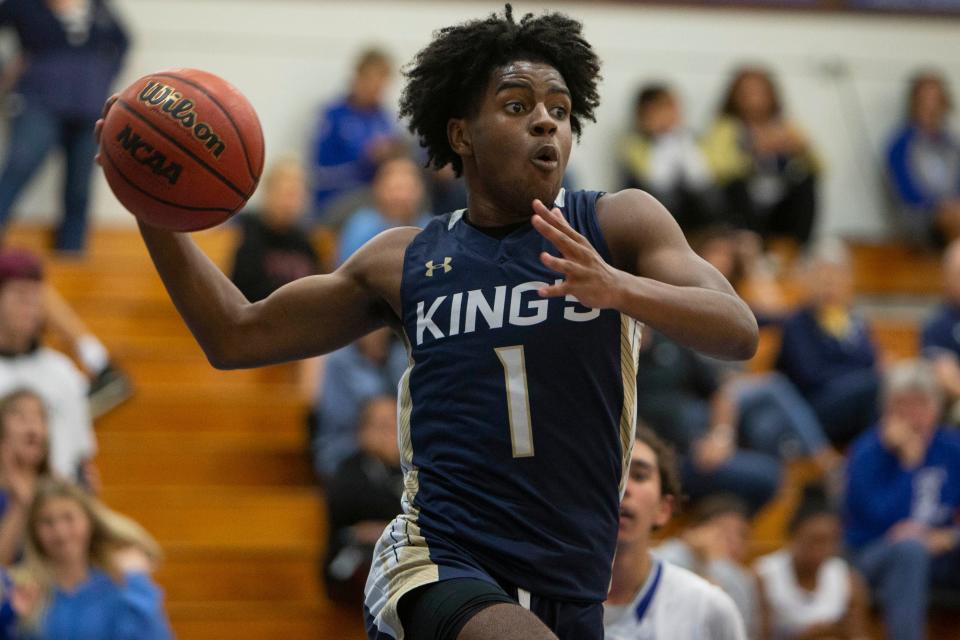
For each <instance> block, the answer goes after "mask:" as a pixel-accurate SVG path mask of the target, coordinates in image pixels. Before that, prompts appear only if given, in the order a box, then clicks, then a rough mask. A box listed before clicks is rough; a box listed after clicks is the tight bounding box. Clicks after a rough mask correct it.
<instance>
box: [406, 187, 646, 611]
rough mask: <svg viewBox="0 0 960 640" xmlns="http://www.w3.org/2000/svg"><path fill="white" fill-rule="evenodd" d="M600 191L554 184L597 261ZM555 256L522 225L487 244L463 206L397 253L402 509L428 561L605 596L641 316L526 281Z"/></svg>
mask: <svg viewBox="0 0 960 640" xmlns="http://www.w3.org/2000/svg"><path fill="white" fill-rule="evenodd" d="M600 195H601V194H600V193H597V192H588V191H578V192H573V193H565V192H564V191H561V193H560V196H559V197H558V199H557V203H556V206H559V207H561V210H562V211H563V214H564V216H565V217H566V219H567V220H568V221H569V223H570V224H571V226H572V227H573V228H574V229H576V230H577V231H579V232H580V233H581V234H583V235H584V236H586V237H587V238H588V239H589V240H590V242H591V243H592V244H593V246H594V247H595V248H596V249H597V251H598V252H599V253H600V255H601V256H603V258H604V259H605V260H607V261H608V262H609V261H610V253H609V250H608V248H607V245H606V242H605V241H604V238H603V236H602V234H601V231H600V227H599V225H598V223H597V219H596V202H597V199H598V198H599V197H600ZM542 251H547V252H550V253H552V254H554V255H559V252H558V251H557V250H556V249H555V248H554V247H553V246H552V245H551V244H550V243H549V242H548V241H547V240H546V239H544V238H543V237H542V236H541V235H540V234H539V233H538V232H537V231H536V230H535V229H534V228H533V227H532V226H531V225H524V226H523V227H521V228H519V229H517V230H515V231H514V232H513V233H511V234H510V235H508V236H506V237H505V238H503V239H502V240H497V239H495V238H492V237H490V236H488V235H485V234H484V233H482V232H481V231H479V230H477V229H476V228H474V227H472V226H470V225H469V224H467V223H466V222H465V221H464V220H463V217H462V212H456V213H453V214H448V215H445V216H441V217H439V218H436V219H434V220H433V221H431V223H430V224H429V225H428V226H427V227H426V229H424V231H423V232H422V233H420V234H419V235H418V236H416V237H415V238H414V240H413V241H412V242H411V244H410V246H409V247H408V248H407V251H406V255H405V258H404V266H403V283H402V291H401V304H402V315H403V328H404V331H405V334H406V339H407V341H408V344H409V348H410V355H411V368H410V369H409V370H408V372H407V374H406V375H405V376H404V379H403V380H402V381H401V385H400V396H401V397H400V447H401V454H402V458H403V464H404V467H405V471H406V472H407V475H406V494H405V498H404V508H405V510H406V512H407V513H408V514H410V515H411V516H412V517H413V518H415V522H416V524H417V525H419V528H420V533H421V534H422V535H423V537H424V538H425V540H426V543H427V547H428V548H429V547H430V546H431V543H432V542H435V547H436V549H437V551H434V550H433V549H431V559H432V561H433V562H435V563H436V564H438V565H440V567H439V571H440V578H441V579H443V578H444V575H443V573H444V566H443V565H444V563H443V562H440V561H439V559H438V558H437V557H435V556H436V555H437V554H439V553H440V551H439V549H440V548H441V547H442V548H443V549H444V550H445V551H444V552H443V553H447V551H446V550H449V549H450V548H451V546H453V547H454V548H457V549H459V550H460V551H461V552H462V553H464V554H467V557H469V558H470V559H472V560H473V561H474V562H476V563H477V564H478V565H479V566H481V567H483V568H484V570H486V571H488V572H489V573H490V575H491V576H493V577H494V578H495V579H497V580H500V581H504V582H507V583H510V584H511V585H516V586H517V587H520V588H522V589H525V590H527V591H530V592H532V593H535V594H538V595H542V596H548V597H553V598H558V599H566V600H583V601H602V600H604V599H605V597H606V593H607V589H608V587H609V583H610V570H611V563H612V560H613V553H614V548H615V544H616V537H617V527H618V522H619V500H620V492H621V490H622V482H623V478H624V471H625V468H626V461H627V456H629V453H630V449H631V447H632V444H633V437H634V420H635V406H636V361H637V351H638V345H639V338H640V335H639V334H640V326H639V324H638V323H636V322H635V321H634V320H632V319H631V318H629V317H627V316H624V315H622V314H620V313H619V312H617V311H613V310H604V311H600V310H594V309H588V308H586V307H584V306H583V305H581V304H579V302H578V301H577V300H576V299H575V298H573V297H572V296H568V297H567V298H566V299H564V298H553V299H544V298H541V297H540V296H539V295H538V293H537V290H538V289H539V288H540V287H541V286H543V285H544V284H547V283H553V282H554V281H556V280H557V279H559V278H560V277H561V276H560V275H559V274H557V273H556V272H554V271H551V270H550V269H548V268H547V267H545V266H544V265H543V263H542V262H541V261H540V253H541V252H542Z"/></svg>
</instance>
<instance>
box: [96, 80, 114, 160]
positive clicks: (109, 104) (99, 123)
mask: <svg viewBox="0 0 960 640" xmlns="http://www.w3.org/2000/svg"><path fill="white" fill-rule="evenodd" d="M118 97H120V96H119V94H117V93H115V94H113V95H112V96H110V97H109V98H107V101H106V102H105V103H104V105H103V111H101V112H100V119H99V120H97V124H95V125H94V126H93V137H94V138H96V140H97V148H98V149H99V148H100V135H101V134H102V133H103V121H104V120H106V119H107V114H108V113H110V108H111V107H112V106H113V103H115V102H116V101H117V98H118ZM96 161H97V164H100V152H99V151H98V152H97V155H96Z"/></svg>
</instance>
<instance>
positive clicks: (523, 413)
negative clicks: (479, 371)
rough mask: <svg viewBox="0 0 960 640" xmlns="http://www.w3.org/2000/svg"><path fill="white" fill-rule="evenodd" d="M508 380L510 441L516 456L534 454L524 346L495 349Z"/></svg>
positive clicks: (522, 456) (524, 456)
mask: <svg viewBox="0 0 960 640" xmlns="http://www.w3.org/2000/svg"><path fill="white" fill-rule="evenodd" d="M494 351H496V353H497V357H498V358H500V364H502V365H503V374H504V378H506V382H507V414H508V416H509V418H510V442H511V444H512V445H513V457H514V458H529V457H530V456H532V455H533V427H532V426H531V424H530V394H529V392H528V390H527V367H526V363H525V362H524V358H523V346H516V347H500V348H499V349H494Z"/></svg>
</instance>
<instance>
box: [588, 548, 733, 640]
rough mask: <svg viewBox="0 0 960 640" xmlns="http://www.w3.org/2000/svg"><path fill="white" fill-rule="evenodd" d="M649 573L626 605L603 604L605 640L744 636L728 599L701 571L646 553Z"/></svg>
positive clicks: (717, 639)
mask: <svg viewBox="0 0 960 640" xmlns="http://www.w3.org/2000/svg"><path fill="white" fill-rule="evenodd" d="M651 561H652V564H651V565H650V575H649V577H648V578H647V581H646V583H645V584H644V585H643V587H641V588H640V590H639V591H638V592H637V595H636V597H635V598H634V599H633V602H632V603H631V604H630V605H629V606H627V607H607V611H606V614H607V615H605V616H604V626H605V638H606V639H607V640H660V639H663V638H669V639H670V640H746V637H747V633H746V630H745V628H744V625H743V619H742V618H741V616H740V612H739V611H738V610H737V607H736V605H735V604H734V603H733V599H731V598H730V596H728V595H727V594H726V593H724V592H723V591H722V590H721V589H720V588H719V587H716V586H714V585H712V584H710V583H709V582H707V581H706V580H704V579H703V578H701V577H700V576H698V575H696V574H694V573H692V572H690V571H687V570H686V569H683V568H681V567H678V566H676V565H672V564H670V563H668V562H664V561H662V560H658V559H656V558H654V557H652V556H651Z"/></svg>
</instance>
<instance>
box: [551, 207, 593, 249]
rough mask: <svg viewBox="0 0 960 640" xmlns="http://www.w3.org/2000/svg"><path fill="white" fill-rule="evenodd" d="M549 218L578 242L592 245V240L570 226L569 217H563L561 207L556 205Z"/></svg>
mask: <svg viewBox="0 0 960 640" xmlns="http://www.w3.org/2000/svg"><path fill="white" fill-rule="evenodd" d="M549 219H550V222H551V223H552V224H553V226H555V227H556V228H557V229H559V230H560V231H562V232H563V234H564V235H566V236H568V237H569V238H570V239H572V240H573V241H574V242H576V243H577V244H580V245H587V246H590V241H589V240H587V239H586V238H585V237H583V235H581V234H580V233H578V232H577V230H576V229H574V228H573V227H571V226H570V223H569V222H567V219H566V218H564V217H563V213H562V212H561V211H560V209H558V208H556V207H554V208H553V209H551V210H550V217H549Z"/></svg>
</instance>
